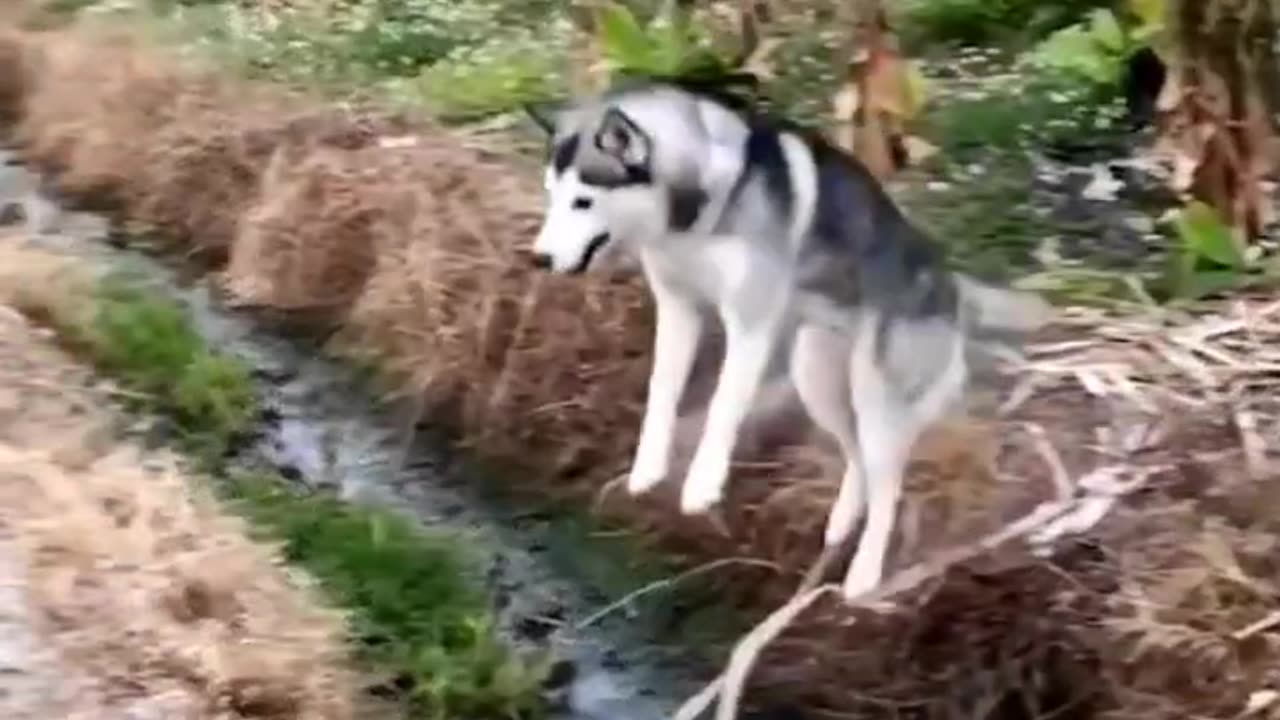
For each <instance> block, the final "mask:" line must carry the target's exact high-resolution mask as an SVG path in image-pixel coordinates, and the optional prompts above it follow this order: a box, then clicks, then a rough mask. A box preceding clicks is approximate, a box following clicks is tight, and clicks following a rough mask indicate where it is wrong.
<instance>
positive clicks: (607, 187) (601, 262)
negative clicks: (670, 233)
mask: <svg viewBox="0 0 1280 720" xmlns="http://www.w3.org/2000/svg"><path fill="white" fill-rule="evenodd" d="M525 109H526V111H527V112H528V113H529V115H530V116H531V117H533V119H534V120H535V121H536V122H537V123H538V125H539V126H541V127H542V129H543V130H544V131H545V132H546V133H547V134H548V136H549V138H550V143H549V146H550V150H549V157H548V161H547V167H546V172H545V184H546V190H547V205H546V217H545V218H544V220H543V223H542V228H541V230H540V231H539V233H538V237H537V239H536V240H535V241H534V245H533V252H534V258H535V260H534V262H535V263H536V264H537V266H538V267H540V268H544V269H548V270H551V271H553V272H558V273H581V272H585V271H587V270H588V269H594V268H596V267H600V266H607V265H610V264H611V263H612V262H613V261H617V260H619V259H620V258H622V257H625V256H627V255H629V254H631V253H632V252H633V251H634V249H635V248H636V247H637V246H638V245H640V244H642V243H644V242H646V241H649V240H651V239H653V238H655V237H657V236H659V235H661V234H662V233H663V232H665V231H666V230H667V229H668V222H667V220H668V215H669V212H670V210H669V206H670V194H669V193H668V192H666V191H664V190H663V189H662V188H661V187H660V186H659V185H660V183H659V182H658V181H657V180H656V178H657V176H658V175H659V174H660V173H659V172H658V170H657V166H658V163H657V161H656V158H655V139H654V136H653V135H652V134H651V133H650V132H649V131H647V130H646V129H645V128H643V127H642V124H641V122H640V121H639V120H638V119H637V117H636V116H634V115H632V114H631V113H629V112H627V111H626V110H624V109H623V108H622V107H621V106H620V105H619V104H617V103H609V102H592V103H583V104H579V105H574V106H569V105H551V106H546V105H544V106H526V108H525Z"/></svg>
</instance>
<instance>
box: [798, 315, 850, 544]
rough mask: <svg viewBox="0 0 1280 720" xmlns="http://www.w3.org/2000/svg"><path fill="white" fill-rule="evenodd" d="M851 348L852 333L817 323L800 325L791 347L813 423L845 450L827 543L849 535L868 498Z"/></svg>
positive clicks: (804, 398)
mask: <svg viewBox="0 0 1280 720" xmlns="http://www.w3.org/2000/svg"><path fill="white" fill-rule="evenodd" d="M852 352H853V339H852V338H851V337H850V336H848V335H847V334H844V333H840V332H837V331H835V330H830V329H828V328H825V327H821V326H818V325H805V326H802V327H801V328H799V329H798V330H797V331H796V335H795V340H794V342H793V344H792V347H791V381H792V382H793V383H795V387H796V392H797V393H798V394H799V395H800V400H801V402H803V403H804V408H805V411H806V412H808V413H809V417H810V418H811V419H812V420H813V422H814V424H816V425H817V426H818V427H819V428H821V429H822V430H823V431H824V432H826V433H827V434H828V435H830V436H831V437H832V438H834V439H835V441H836V443H837V444H838V445H839V446H840V452H841V453H842V454H843V455H844V461H845V466H844V473H843V475H842V476H841V479H840V490H839V493H838V494H837V496H836V501H835V504H834V505H832V506H831V512H830V514H829V515H828V516H827V528H826V533H825V535H824V537H825V542H826V546H827V547H834V546H837V545H839V544H841V543H843V542H844V541H845V540H847V539H848V538H849V535H850V534H852V533H853V528H854V526H855V525H857V523H858V520H859V519H860V518H861V517H862V511H863V506H864V504H865V502H866V488H865V487H864V481H863V477H862V472H861V467H860V465H859V457H858V431H857V417H856V416H855V415H854V413H853V405H852V404H851V402H850V401H851V394H850V393H851V389H850V385H849V373H848V368H849V357H850V355H851V353H852Z"/></svg>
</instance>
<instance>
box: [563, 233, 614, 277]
mask: <svg viewBox="0 0 1280 720" xmlns="http://www.w3.org/2000/svg"><path fill="white" fill-rule="evenodd" d="M608 244H609V233H607V232H602V233H600V234H599V235H597V236H595V237H593V238H591V242H589V243H587V249H586V251H585V252H583V253H582V259H581V260H579V261H578V264H577V265H575V266H574V268H573V269H572V270H570V271H569V274H571V275H580V274H582V273H584V272H586V271H587V268H588V267H590V266H591V261H592V260H594V259H595V256H596V253H598V252H600V249H601V248H603V247H604V246H605V245H608Z"/></svg>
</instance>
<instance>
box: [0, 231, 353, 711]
mask: <svg viewBox="0 0 1280 720" xmlns="http://www.w3.org/2000/svg"><path fill="white" fill-rule="evenodd" d="M15 242H16V241H15V240H14V239H13V238H12V237H10V238H6V239H4V241H3V245H0V257H3V259H2V260H0V263H2V264H3V265H4V268H5V272H4V275H5V278H4V279H3V280H0V301H3V300H10V299H12V297H13V291H14V287H13V286H12V285H7V284H6V282H5V281H7V280H12V279H13V278H14V277H15V274H16V273H17V272H18V270H17V269H18V268H21V267H24V266H25V267H26V268H27V270H28V271H29V272H28V273H27V274H25V276H24V277H23V279H24V280H25V281H29V282H32V283H44V284H47V283H48V281H49V277H48V276H44V275H43V272H44V271H45V270H47V269H49V268H50V267H51V266H50V265H49V264H48V263H40V264H34V265H33V264H30V263H24V257H26V256H24V255H23V254H21V253H18V252H14V243H15ZM114 392H115V391H113V390H112V388H111V387H109V386H108V385H106V384H104V383H102V382H100V381H98V380H96V379H95V378H94V377H93V375H92V374H91V373H90V372H88V371H86V370H85V369H84V368H83V367H82V366H80V365H79V364H78V363H76V362H74V361H73V360H71V359H70V358H69V357H67V356H66V355H65V354H64V353H62V352H61V351H60V350H58V349H57V348H56V347H55V346H54V344H53V341H52V340H51V338H50V336H49V335H47V334H45V333H42V332H41V331H39V330H37V329H35V328H33V327H32V326H31V325H30V324H29V323H28V322H27V321H26V320H25V319H24V318H23V316H22V315H20V314H19V313H18V312H17V311H16V310H14V309H13V307H11V306H10V305H6V304H3V302H0V475H2V476H3V478H4V481H3V482H0V638H2V640H0V665H3V666H4V669H3V670H0V714H3V715H4V717H6V718H15V719H16V718H31V719H32V720H35V719H37V718H40V719H47V718H54V717H59V718H117V717H118V718H160V717H178V716H181V717H191V718H248V717H272V718H329V719H333V720H342V719H346V718H352V717H355V716H356V713H357V708H356V707H354V706H353V699H354V698H355V697H356V688H357V683H356V682H355V676H354V675H353V673H352V672H351V671H350V670H349V669H348V668H347V665H346V655H345V653H346V650H345V647H344V641H343V638H344V633H345V630H344V624H343V621H342V618H341V617H340V616H339V615H338V614H337V613H335V612H331V611H329V610H327V609H324V608H322V607H321V606H320V605H319V604H318V603H317V600H316V598H315V597H314V596H313V594H312V591H311V590H310V589H309V588H308V587H307V586H306V584H305V580H304V579H303V578H302V577H301V576H292V575H290V574H288V573H287V571H285V570H284V569H283V568H282V567H281V562H280V559H279V557H278V556H277V555H276V553H275V551H274V549H273V548H269V547H265V546H262V545H258V544H256V543H254V542H251V541H250V540H248V539H247V536H246V532H245V528H244V527H243V525H242V523H241V522H240V521H239V520H237V519H233V518H231V517H230V516H228V515H224V514H223V513H222V512H221V511H219V509H218V507H217V505H216V504H215V503H214V502H213V500H212V499H211V498H209V497H207V496H205V495H204V493H202V492H201V491H200V489H199V485H198V484H197V483H194V482H193V481H191V480H190V479H188V478H185V477H183V476H182V474H181V473H180V472H179V471H178V470H177V468H176V466H175V463H174V461H173V459H172V458H169V457H166V456H163V455H159V454H154V453H145V452H143V451H142V450H141V449H140V448H138V447H136V446H134V445H133V444H132V443H130V442H128V441H124V440H122V435H121V431H122V429H123V428H124V424H123V423H122V418H120V417H118V416H115V415H113V414H112V413H111V412H109V411H107V410H105V409H104V408H105V407H107V406H108V405H109V402H110V400H111V395H112V394H113V393H114Z"/></svg>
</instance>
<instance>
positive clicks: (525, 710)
mask: <svg viewBox="0 0 1280 720" xmlns="http://www.w3.org/2000/svg"><path fill="white" fill-rule="evenodd" d="M231 496H232V499H233V502H232V505H233V507H234V508H236V509H237V510H238V511H239V512H241V513H242V514H244V515H245V516H246V517H247V518H249V519H250V520H251V521H252V523H253V524H254V526H256V527H257V528H259V529H261V530H262V531H263V532H264V533H265V534H266V535H267V536H268V537H270V538H272V539H275V540H278V541H280V542H281V543H283V545H284V554H285V557H286V558H287V559H288V560H289V561H290V562H292V563H296V564H297V565H298V566H300V567H303V568H305V569H306V570H307V571H308V572H310V573H311V574H312V575H314V576H315V577H316V578H317V579H318V580H319V581H320V583H321V585H322V586H323V588H324V589H325V591H326V592H327V593H328V594H329V595H330V597H332V598H333V599H334V600H335V601H337V602H338V603H340V604H341V605H343V606H345V607H347V608H351V609H352V620H351V622H352V627H353V632H354V634H355V636H356V639H357V641H358V645H357V646H358V648H359V652H360V654H361V656H362V657H363V659H364V660H366V661H367V662H369V663H371V664H373V665H374V666H375V667H376V668H378V669H379V670H381V671H383V672H385V673H386V674H387V675H388V676H390V677H392V678H395V679H396V681H397V682H398V683H399V684H401V685H407V687H408V693H409V696H410V699H411V704H412V707H413V709H414V711H415V713H414V716H415V717H422V718H430V719H431V720H446V719H456V720H460V719H463V718H467V719H471V718H474V719H476V720H480V719H482V718H495V719H496V718H528V717H535V716H537V715H538V714H539V713H540V710H541V697H540V693H539V690H540V687H541V683H542V680H543V678H544V670H545V666H544V665H543V663H541V662H539V663H533V664H528V663H526V662H524V661H522V660H521V659H519V658H517V657H516V656H515V655H513V654H512V653H510V652H509V651H508V649H507V647H506V646H505V645H504V644H503V643H502V642H501V640H500V639H499V638H498V636H497V634H496V633H495V631H494V626H493V619H492V616H491V614H490V613H489V611H488V609H487V601H486V599H485V597H484V594H483V593H482V592H481V591H480V590H479V589H478V588H479V585H478V582H477V581H476V579H475V578H473V577H472V576H471V575H470V572H469V571H470V568H471V567H472V565H471V563H470V562H469V559H468V558H466V557H465V556H463V555H462V554H460V552H459V538H456V537H450V536H438V535H433V534H430V533H428V532H426V531H423V530H421V529H420V528H419V527H418V526H417V525H416V524H414V523H413V522H412V521H410V520H409V519H407V518H404V517H402V516H400V515H397V514H395V513H392V512H390V511H387V510H382V509H377V508H371V507H363V506H356V505H351V504H348V503H344V502H341V501H339V500H336V499H333V498H330V497H326V496H322V495H306V496H302V495H298V494H296V493H293V492H290V491H289V490H288V489H287V486H286V485H285V484H284V483H283V482H281V481H277V480H274V479H272V478H270V477H264V476H251V475H242V476H238V477H236V478H234V479H233V480H232V482H231Z"/></svg>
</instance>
